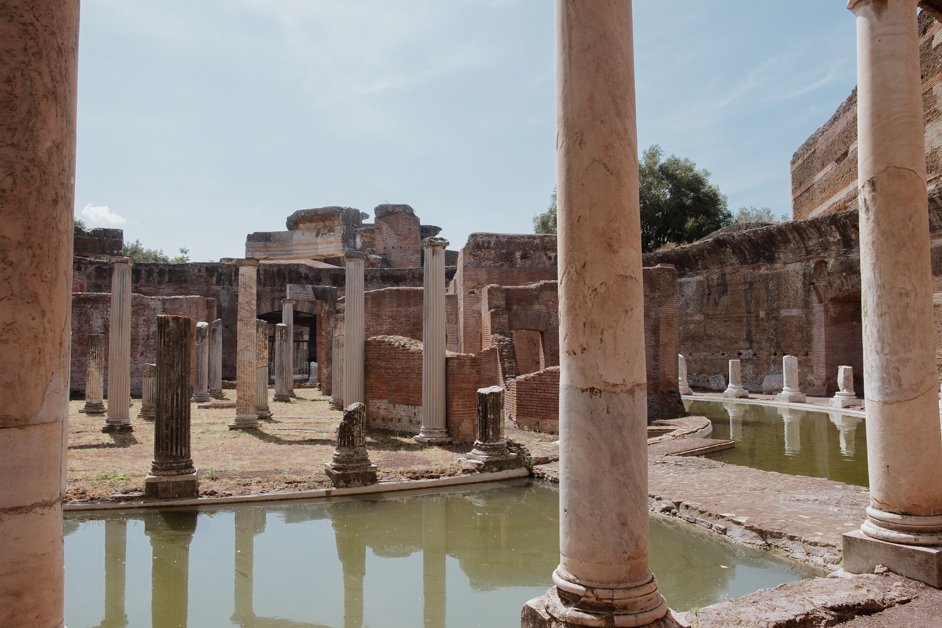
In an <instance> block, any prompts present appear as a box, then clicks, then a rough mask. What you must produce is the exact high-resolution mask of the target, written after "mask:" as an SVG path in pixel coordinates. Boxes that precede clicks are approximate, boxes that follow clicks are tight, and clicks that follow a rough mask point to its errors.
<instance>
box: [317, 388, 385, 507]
mask: <svg viewBox="0 0 942 628" xmlns="http://www.w3.org/2000/svg"><path fill="white" fill-rule="evenodd" d="M324 467H325V469H326V471H327V477H329V478H330V481H331V482H333V483H334V486H336V487H337V488H348V487H351V486H367V485H369V484H376V466H375V465H373V464H372V463H370V457H369V454H368V453H367V451H366V405H364V404H363V403H362V402H360V403H353V404H350V405H349V406H347V407H346V408H344V411H343V420H342V421H341V422H340V425H339V426H338V427H337V447H336V449H334V453H333V456H332V457H331V460H330V462H328V463H326V464H325V465H324Z"/></svg>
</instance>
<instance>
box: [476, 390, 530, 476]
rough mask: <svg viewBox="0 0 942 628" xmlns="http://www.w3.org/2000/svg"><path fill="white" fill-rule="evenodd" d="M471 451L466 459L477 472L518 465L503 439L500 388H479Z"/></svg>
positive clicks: (516, 459)
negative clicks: (475, 424) (474, 432)
mask: <svg viewBox="0 0 942 628" xmlns="http://www.w3.org/2000/svg"><path fill="white" fill-rule="evenodd" d="M477 402H478V414H477V426H476V430H475V431H476V434H475V437H476V439H475V441H474V449H472V450H471V453H470V454H468V460H470V461H471V463H472V464H474V465H475V466H476V467H477V468H478V470H479V471H501V470H504V469H510V468H513V467H517V466H520V459H519V457H518V456H516V455H515V454H512V453H510V450H509V449H508V448H507V441H506V440H505V439H504V389H503V388H501V387H500V386H491V387H489V388H479V389H478V392H477Z"/></svg>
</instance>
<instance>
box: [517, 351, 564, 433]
mask: <svg viewBox="0 0 942 628" xmlns="http://www.w3.org/2000/svg"><path fill="white" fill-rule="evenodd" d="M504 405H505V413H506V415H507V418H509V419H510V420H511V421H513V422H515V423H516V424H517V426H518V427H521V428H524V429H530V430H535V431H537V432H547V433H550V434H557V433H559V367H558V366H551V367H549V368H547V369H543V370H542V371H537V372H535V373H530V374H528V375H521V376H520V377H517V378H516V379H513V380H510V381H509V382H508V384H507V389H506V394H505V395H504Z"/></svg>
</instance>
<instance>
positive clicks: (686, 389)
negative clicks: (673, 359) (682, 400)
mask: <svg viewBox="0 0 942 628" xmlns="http://www.w3.org/2000/svg"><path fill="white" fill-rule="evenodd" d="M677 388H678V390H679V391H680V394H682V395H692V394H693V390H691V388H690V384H689V383H687V358H685V357H684V356H683V355H681V354H677Z"/></svg>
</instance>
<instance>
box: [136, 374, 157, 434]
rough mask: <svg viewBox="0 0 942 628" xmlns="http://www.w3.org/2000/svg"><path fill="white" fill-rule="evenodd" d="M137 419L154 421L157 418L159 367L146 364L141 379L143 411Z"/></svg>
mask: <svg viewBox="0 0 942 628" xmlns="http://www.w3.org/2000/svg"><path fill="white" fill-rule="evenodd" d="M137 418H139V419H144V420H146V421H153V420H154V419H156V418H157V365H156V364H145V365H144V373H143V376H142V377H141V411H140V412H139V413H138V415H137Z"/></svg>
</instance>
